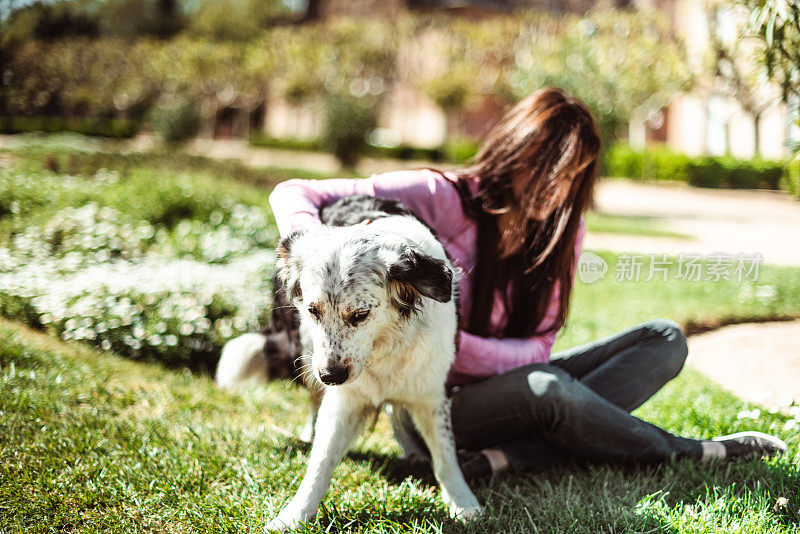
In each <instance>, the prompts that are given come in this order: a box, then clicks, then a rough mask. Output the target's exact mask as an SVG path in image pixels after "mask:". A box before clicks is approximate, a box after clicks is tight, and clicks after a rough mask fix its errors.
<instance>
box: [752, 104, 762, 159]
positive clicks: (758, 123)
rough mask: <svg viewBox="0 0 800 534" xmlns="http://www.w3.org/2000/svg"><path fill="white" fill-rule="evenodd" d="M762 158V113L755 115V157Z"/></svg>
mask: <svg viewBox="0 0 800 534" xmlns="http://www.w3.org/2000/svg"><path fill="white" fill-rule="evenodd" d="M760 156H761V113H754V114H753V157H756V158H757V157H760Z"/></svg>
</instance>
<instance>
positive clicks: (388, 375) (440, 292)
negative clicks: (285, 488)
mask: <svg viewBox="0 0 800 534" xmlns="http://www.w3.org/2000/svg"><path fill="white" fill-rule="evenodd" d="M373 211H374V210H373ZM350 220H353V219H350ZM355 220H358V218H357V217H356V218H355ZM360 220H361V221H367V222H369V224H361V225H355V226H350V227H345V228H334V227H326V226H319V227H314V228H308V229H306V230H303V231H300V232H296V233H294V234H292V235H290V236H288V237H287V238H285V239H284V240H283V241H282V242H281V245H280V247H279V261H278V266H279V271H278V276H279V279H280V280H281V282H282V283H283V286H284V288H285V290H286V294H287V296H289V297H290V300H291V303H292V304H293V305H294V306H295V307H296V308H297V310H298V312H299V317H300V329H299V331H300V337H301V339H302V345H303V347H304V349H305V352H306V354H307V355H309V356H310V358H308V360H309V363H310V365H311V370H312V372H313V374H314V377H315V379H316V381H317V383H319V384H324V388H325V394H324V396H323V398H322V401H321V405H320V406H319V414H318V417H317V418H316V424H315V432H314V443H313V447H312V450H311V454H310V458H309V465H308V470H307V472H306V476H305V477H304V479H303V482H302V483H301V485H300V488H299V490H298V492H297V494H296V495H295V497H294V498H293V499H292V500H291V502H290V503H289V504H288V505H287V506H286V507H285V508H284V509H283V510H282V511H281V513H280V514H279V515H278V517H277V518H275V519H274V520H273V521H272V522H271V523H270V524H269V528H274V529H285V528H294V527H296V526H298V525H300V524H301V523H303V522H305V521H307V520H309V519H311V518H312V517H314V515H315V514H316V510H317V506H318V504H319V502H320V500H321V499H322V497H323V496H324V494H325V492H326V491H327V487H328V484H329V482H330V477H331V474H332V471H333V468H334V466H335V465H336V464H337V463H338V461H339V459H340V458H341V456H342V455H343V454H344V452H345V451H346V449H347V447H348V445H349V443H350V442H351V441H352V439H353V438H354V437H355V436H356V435H357V434H358V432H359V430H360V429H361V428H362V427H363V425H364V423H365V422H366V421H367V420H368V418H369V416H370V414H373V413H375V410H376V409H378V408H379V407H381V406H382V405H383V404H384V403H388V404H391V405H393V406H397V407H402V408H403V409H404V410H406V411H407V412H408V413H409V414H410V416H411V419H412V420H413V422H414V424H415V426H416V427H417V429H418V430H419V433H420V434H421V436H422V437H423V439H424V440H425V443H426V444H427V447H428V450H429V451H430V456H431V459H432V463H433V468H434V473H435V475H436V478H437V480H439V482H440V484H441V486H442V496H443V498H444V500H445V502H446V503H447V504H448V505H449V507H450V510H451V513H452V514H453V515H454V516H458V517H461V518H467V517H471V516H473V515H476V514H478V513H480V505H479V504H478V502H477V500H476V499H475V497H474V495H473V494H472V492H471V491H470V490H469V488H468V487H467V485H466V483H465V482H464V478H463V476H462V474H461V471H460V469H459V467H458V463H457V460H456V455H455V447H454V443H453V437H452V430H451V427H450V410H449V401H448V399H447V397H446V395H445V389H444V384H445V380H446V377H447V373H448V371H449V369H450V367H451V365H452V362H453V359H454V357H455V343H454V339H455V332H456V329H457V320H456V310H455V298H454V297H455V293H456V284H455V283H454V280H453V278H454V271H453V269H452V266H451V265H450V262H449V261H448V259H447V257H446V255H445V253H444V250H443V248H442V246H441V244H440V243H439V242H438V241H437V240H436V239H435V238H434V236H433V235H432V233H431V232H430V231H429V230H428V229H427V228H426V227H425V226H424V225H423V224H422V223H420V222H419V221H418V220H416V219H415V218H413V217H411V216H409V215H406V214H402V213H401V214H397V215H391V214H385V213H371V214H370V215H369V216H368V217H366V218H361V219H360Z"/></svg>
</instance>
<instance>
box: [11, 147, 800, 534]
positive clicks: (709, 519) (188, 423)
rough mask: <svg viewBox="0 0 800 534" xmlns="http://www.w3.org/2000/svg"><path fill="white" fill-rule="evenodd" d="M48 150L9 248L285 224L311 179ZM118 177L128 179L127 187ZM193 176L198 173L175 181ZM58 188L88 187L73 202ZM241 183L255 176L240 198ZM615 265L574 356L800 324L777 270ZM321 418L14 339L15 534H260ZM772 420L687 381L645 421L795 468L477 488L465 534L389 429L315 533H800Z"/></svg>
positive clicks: (590, 298) (586, 472) (351, 464)
mask: <svg viewBox="0 0 800 534" xmlns="http://www.w3.org/2000/svg"><path fill="white" fill-rule="evenodd" d="M89 148H91V147H89ZM25 150H28V149H25ZM30 150H31V151H29V152H25V151H24V150H21V149H20V150H18V151H16V152H12V153H11V155H12V157H13V158H15V160H14V162H15V165H18V168H17V170H18V171H19V172H23V173H25V174H23V175H21V176H22V178H21V179H20V180H19V181H18V182H15V184H16V185H13V187H12V186H9V187H8V188H7V190H8V192H9V194H13V195H16V196H14V197H13V198H15V199H17V200H15V201H14V202H16V203H17V204H19V205H18V206H17V205H16V204H15V206H14V207H13V209H12V206H10V205H9V206H8V209H7V210H6V212H5V215H4V216H5V217H6V219H5V222H3V221H0V237H1V236H2V235H3V234H4V233H5V234H11V233H13V232H14V231H17V230H19V229H21V228H24V227H25V226H26V225H29V224H31V223H32V222H37V221H41V220H47V218H48V217H52V215H53V213H55V212H56V210H59V209H61V208H63V207H64V206H70V205H81V204H82V203H85V202H89V201H92V202H97V203H99V204H100V205H103V206H110V207H114V208H115V209H117V210H119V211H120V212H121V213H123V214H129V215H131V216H136V217H138V218H141V219H145V220H148V221H151V222H153V224H156V223H158V224H160V225H161V226H162V227H164V228H167V229H170V228H173V227H174V226H176V221H179V220H182V218H187V217H192V218H194V219H195V220H198V221H201V220H207V219H208V217H209V216H210V215H213V213H214V211H215V210H218V209H220V207H219V203H220V198H222V197H223V196H226V195H229V196H231V197H232V198H235V199H237V200H239V201H245V202H248V203H250V204H252V205H256V206H262V207H264V208H265V209H268V207H267V206H266V194H265V191H264V189H262V187H263V186H268V185H269V184H271V183H274V181H275V180H276V179H280V178H287V177H290V176H306V177H311V175H308V174H306V173H303V172H302V171H287V170H276V169H268V170H261V171H253V172H254V173H255V174H252V175H250V174H246V173H247V172H249V171H246V170H243V168H241V167H227V166H226V165H228V164H220V166H217V165H216V164H212V163H210V162H209V161H208V160H204V159H203V158H199V159H192V158H185V157H184V156H181V155H180V154H175V155H170V154H149V155H120V154H110V155H109V154H103V153H100V152H97V151H95V152H92V151H91V150H89V149H86V147H83V149H82V150H83V152H80V154H79V153H78V152H76V151H75V150H72V149H70V150H62V149H60V148H59V149H58V150H56V149H55V148H52V147H51V148H45V149H42V148H41V147H39V148H32V149H30ZM37 150H38V152H37ZM101 169H109V170H111V171H113V172H114V173H118V175H114V176H113V177H112V178H113V180H114V183H113V184H112V185H109V183H108V182H109V180H110V179H111V178H109V176H108V175H107V171H101ZM177 169H184V170H186V172H185V174H181V175H180V176H178V177H176V178H174V179H172V180H162V176H172V175H174V174H175V173H176V172H177ZM52 172H58V173H70V174H75V175H76V176H78V178H75V179H72V178H69V179H68V178H64V179H63V180H62V181H63V182H64V183H59V184H58V186H57V187H56V186H54V185H53V182H54V180H53V176H54V175H53V174H52ZM181 172H183V171H181ZM162 173H163V174H162ZM237 173H245V174H242V175H237V176H236V179H232V178H233V176H232V174H237ZM259 173H260V174H259ZM55 176H61V174H58V175H55ZM37 180H38V181H37ZM242 182H247V184H243V183H242ZM9 183H11V182H9ZM0 185H2V184H0ZM45 188H50V189H45ZM51 192H52V194H51ZM3 201H4V199H3V198H2V197H0V208H3V209H5V208H4V206H5V203H4V202H3ZM20 206H21V208H20ZM1 211H2V210H0V212H1ZM10 213H13V214H14V215H9V214H10ZM268 215H269V214H268ZM0 216H3V213H0ZM270 217H271V216H270ZM0 218H2V217H0ZM270 220H271V219H270ZM593 227H594V229H595V231H601V230H598V228H607V229H609V228H610V230H606V231H619V232H622V233H634V234H635V233H639V234H644V235H661V234H659V233H658V232H660V230H659V229H658V221H657V220H649V219H648V220H639V218H618V217H614V218H608V217H606V216H599V218H598V217H595V216H590V217H589V228H590V230H591V229H592V228H593ZM648 232H649V233H648ZM673 237H674V236H673ZM600 256H601V257H602V258H603V260H604V261H606V262H607V263H608V265H609V272H608V273H607V275H606V277H605V278H604V279H602V280H599V281H596V282H594V283H590V284H587V283H582V282H576V286H575V289H574V298H573V301H572V307H571V313H570V319H569V322H568V324H567V326H566V327H565V328H564V330H563V332H562V334H561V335H560V336H559V340H558V341H557V345H556V350H559V349H561V348H566V347H569V346H572V345H575V344H579V343H584V342H587V341H590V340H593V339H597V338H598V337H601V336H605V335H608V334H611V333H613V332H616V331H619V330H622V329H624V328H627V327H629V326H632V325H634V324H636V323H639V322H641V321H644V320H648V319H652V318H656V317H665V318H671V319H674V320H676V321H678V322H679V323H681V324H683V325H684V326H685V327H688V329H689V330H692V331H696V330H702V329H703V328H706V327H713V326H715V325H719V324H724V323H727V322H741V321H759V320H769V319H780V318H789V317H800V269H796V268H777V267H771V266H762V267H761V269H760V271H759V275H758V279H757V280H755V281H745V282H738V281H735V280H720V281H712V280H704V281H701V282H688V281H682V280H678V279H676V274H677V271H676V269H677V262H673V265H672V267H671V269H670V270H669V272H668V273H667V279H666V280H660V279H658V280H651V281H649V282H648V281H645V279H646V278H647V275H648V271H649V262H648V261H647V259H648V258H643V260H644V261H643V263H642V266H641V272H642V281H639V282H624V281H617V280H616V279H615V268H616V266H617V264H618V262H619V257H618V256H617V255H614V254H610V253H600ZM657 278H660V277H657ZM307 406H308V401H307V394H306V393H305V392H304V391H303V390H301V389H300V388H296V387H292V386H291V385H290V384H288V383H287V382H286V381H279V382H275V383H272V384H270V385H269V386H267V387H264V388H258V389H252V390H248V391H243V392H241V393H236V394H232V393H227V392H223V391H220V390H218V389H217V388H216V387H215V386H214V385H213V384H212V383H211V380H210V379H209V377H208V376H206V375H200V374H192V373H190V372H188V371H185V370H180V369H166V368H164V367H163V366H160V365H158V364H153V363H145V362H135V361H131V360H126V359H123V358H121V357H119V356H117V355H115V354H112V353H109V352H101V351H98V350H95V349H92V348H88V347H87V346H85V345H82V344H78V343H70V344H67V343H63V342H61V341H58V340H56V339H55V338H53V337H51V336H49V335H47V334H45V333H42V332H40V331H35V330H31V329H29V328H28V327H25V326H23V325H22V324H20V323H17V322H13V321H10V320H7V319H0V534H5V533H7V532H8V533H12V532H98V533H100V532H102V533H106V532H124V533H126V534H128V533H132V532H181V533H183V532H203V533H206V532H208V533H210V532H260V531H261V530H262V528H263V525H264V524H266V522H267V521H268V520H269V519H270V518H272V517H274V515H276V513H277V511H278V510H279V509H280V508H281V507H282V505H284V504H285V503H286V502H287V501H288V499H289V498H290V497H291V496H292V495H293V494H294V491H295V490H296V489H297V485H298V484H299V482H300V478H301V477H302V474H303V471H304V468H305V465H306V459H307V455H308V447H307V446H305V445H303V444H302V443H300V442H298V441H297V440H295V439H293V438H292V437H291V436H292V435H296V434H297V433H298V432H299V429H300V427H301V426H302V423H303V421H304V420H305V415H306V411H307ZM754 407H755V406H753V405H750V404H747V403H744V402H743V401H741V400H739V399H737V398H736V397H734V396H733V395H731V394H728V393H726V392H724V391H722V390H721V389H719V388H718V387H716V386H714V385H713V384H712V383H711V382H709V381H708V380H707V379H706V378H704V377H703V376H701V375H699V374H697V373H696V372H693V371H691V370H690V369H687V370H684V372H683V373H681V375H680V376H679V378H678V379H676V380H674V381H673V382H672V383H670V384H669V385H668V386H667V387H666V388H664V390H662V391H661V392H659V394H658V395H657V396H656V397H655V398H654V399H652V400H651V401H649V402H648V403H646V404H645V406H643V407H642V408H640V409H639V410H638V411H637V412H636V415H638V416H640V417H643V418H645V419H647V420H649V421H652V422H654V423H655V424H658V425H660V426H663V427H665V428H667V429H668V430H670V431H672V432H675V433H679V434H683V435H687V436H694V437H710V436H714V435H719V434H724V433H729V432H735V431H739V430H744V429H756V430H761V431H764V432H770V433H775V434H778V435H779V436H781V437H782V438H783V439H785V440H786V441H787V442H788V443H789V445H790V451H791V452H790V454H789V455H788V456H787V457H785V458H779V459H773V460H769V461H757V462H733V463H715V464H711V465H698V464H696V463H693V462H689V461H677V462H672V463H668V464H665V465H660V466H648V467H630V466H628V467H621V466H605V465H593V466H578V465H575V466H562V467H554V468H553V469H551V470H549V471H546V472H541V473H532V474H529V475H526V476H519V477H513V478H512V477H509V478H503V479H500V480H495V481H493V482H492V483H491V484H488V485H483V486H479V487H477V489H476V494H477V496H478V499H479V500H480V501H481V503H483V504H484V505H485V507H486V514H485V516H484V517H483V518H481V519H480V520H478V521H476V522H474V523H470V524H467V525H462V524H459V523H456V522H453V521H452V520H450V519H449V518H448V516H447V513H446V510H445V508H444V506H443V505H442V502H441V498H440V491H439V488H438V486H437V485H436V484H435V481H434V480H433V477H432V474H431V472H430V469H429V468H428V467H426V466H419V465H414V464H411V463H409V462H405V461H403V460H401V459H399V457H398V455H399V449H398V448H397V446H396V445H395V443H394V441H393V439H392V438H391V433H390V431H389V427H388V423H387V421H386V420H385V418H381V419H380V420H379V422H378V425H377V427H376V428H375V429H374V430H373V431H372V432H371V433H369V434H368V435H366V436H365V437H364V438H362V439H361V440H359V441H358V442H357V443H356V445H355V446H354V448H353V450H352V451H351V452H350V453H349V454H348V456H347V457H346V459H345V460H344V462H343V463H342V464H341V465H340V466H339V467H337V469H336V471H335V473H334V479H333V482H332V486H331V489H330V491H329V493H328V495H327V497H326V499H325V500H324V501H323V506H322V509H321V511H320V516H319V518H318V519H317V520H316V521H315V522H314V523H312V524H310V525H309V527H308V531H309V532H319V533H321V532H385V533H400V532H403V533H405V532H420V533H422V532H425V533H435V532H474V533H484V532H492V533H494V532H503V533H505V532H526V533H527V532H565V533H567V532H568V533H573V532H575V533H596V532H681V533H684V532H685V533H705V532H721V533H722V532H724V533H728V532H750V533H764V532H780V533H784V532H800V453H799V452H798V446H800V439H799V438H798V435H797V431H796V430H792V431H790V430H784V424H785V422H786V420H787V418H786V417H785V416H783V415H780V414H769V413H767V410H762V413H763V415H762V416H761V417H759V419H757V420H755V421H754V420H751V419H738V418H737V414H738V413H739V412H740V411H742V410H744V409H752V408H754ZM780 498H785V499H787V505H786V506H780V505H778V502H779V501H778V499H780ZM781 502H782V501H781Z"/></svg>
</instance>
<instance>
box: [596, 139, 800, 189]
mask: <svg viewBox="0 0 800 534" xmlns="http://www.w3.org/2000/svg"><path fill="white" fill-rule="evenodd" d="M603 174H604V175H606V176H621V177H627V178H634V179H641V180H668V181H675V182H684V183H688V184H690V185H694V186H698V187H721V188H729V189H779V188H781V187H784V188H786V189H787V190H789V191H791V183H790V182H791V180H790V179H789V178H788V176H789V175H790V174H791V173H790V172H789V168H788V166H787V164H786V163H785V162H783V161H772V160H765V159H761V158H753V159H749V160H745V159H737V158H734V157H733V156H729V155H725V156H696V157H692V156H687V155H686V154H682V153H679V152H674V151H672V150H669V149H668V148H665V147H652V148H646V149H644V150H637V149H634V148H632V147H630V146H629V145H627V144H615V145H613V146H612V147H611V148H609V149H608V150H607V151H606V152H605V154H604V157H603ZM796 174H797V173H795V175H796ZM793 183H794V184H795V185H794V187H795V189H796V187H797V185H796V184H797V177H796V176H795V178H794V182H793Z"/></svg>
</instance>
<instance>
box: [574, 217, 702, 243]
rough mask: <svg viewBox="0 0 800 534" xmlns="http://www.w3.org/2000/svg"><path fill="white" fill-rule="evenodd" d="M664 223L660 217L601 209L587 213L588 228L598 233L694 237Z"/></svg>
mask: <svg viewBox="0 0 800 534" xmlns="http://www.w3.org/2000/svg"><path fill="white" fill-rule="evenodd" d="M663 224H664V223H663V220H662V219H661V218H659V217H644V216H637V215H611V214H608V213H603V212H599V211H590V212H588V213H587V214H586V229H587V230H588V231H589V232H592V233H596V234H622V235H635V236H643V237H669V238H673V239H686V240H691V239H692V237H691V236H689V235H686V234H682V233H679V232H672V231H669V230H665V229H664V227H663Z"/></svg>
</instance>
